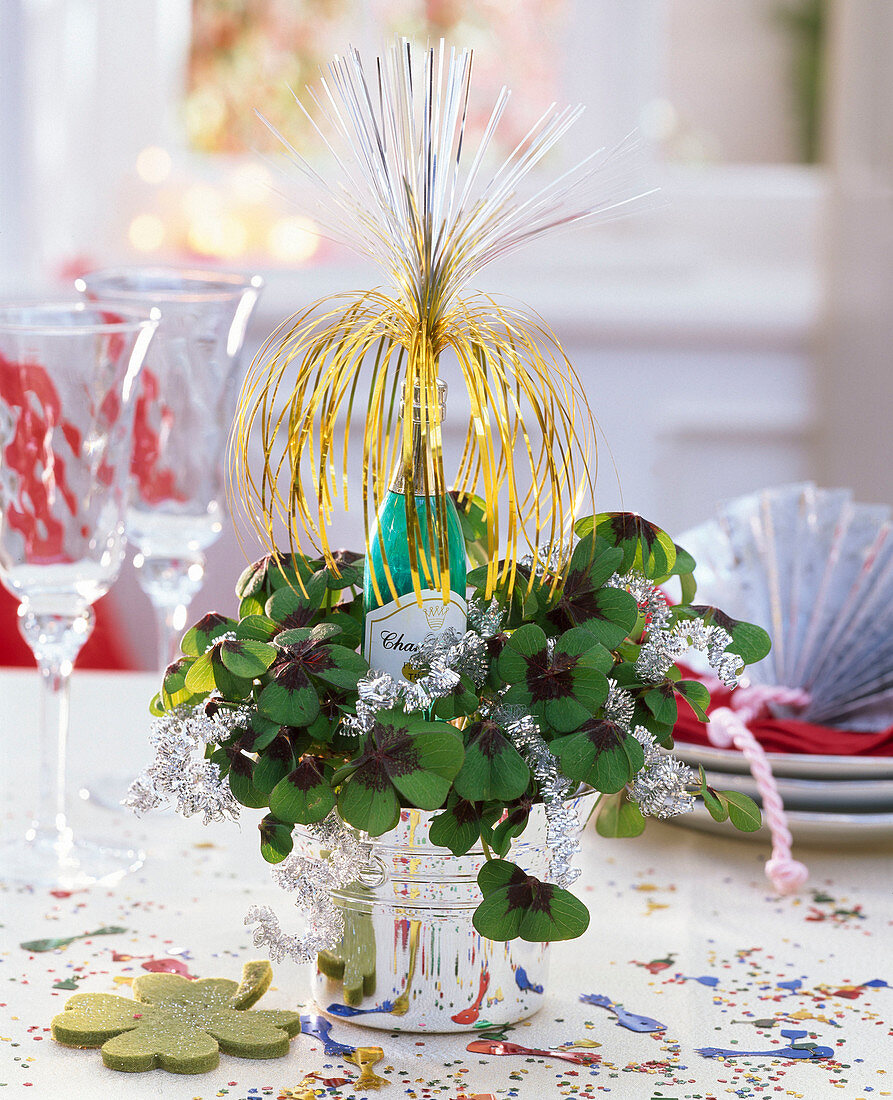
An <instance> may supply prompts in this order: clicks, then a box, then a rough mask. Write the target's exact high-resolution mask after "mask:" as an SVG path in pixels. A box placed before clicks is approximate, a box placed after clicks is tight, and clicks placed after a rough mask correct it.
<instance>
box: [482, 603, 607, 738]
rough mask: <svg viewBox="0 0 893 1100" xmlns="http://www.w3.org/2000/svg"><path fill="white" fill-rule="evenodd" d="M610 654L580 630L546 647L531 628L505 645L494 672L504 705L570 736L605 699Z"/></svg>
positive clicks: (536, 629)
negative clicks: (520, 708) (500, 682)
mask: <svg viewBox="0 0 893 1100" xmlns="http://www.w3.org/2000/svg"><path fill="white" fill-rule="evenodd" d="M612 663H613V658H612V657H611V654H610V653H609V652H608V650H607V649H605V647H604V646H602V645H600V644H599V643H598V642H597V641H596V639H595V637H594V636H593V635H592V634H590V633H589V631H588V630H584V629H582V628H581V627H575V628H574V629H573V630H568V631H567V632H566V633H564V634H562V635H561V637H560V638H558V639H557V640H556V641H555V644H554V646H552V647H550V646H549V645H548V644H547V641H546V635H545V634H544V633H543V631H542V629H541V628H540V627H538V626H536V625H534V624H533V623H528V624H526V625H525V626H522V627H519V628H518V629H517V630H516V631H515V632H514V633H513V634H512V635H511V637H510V638H509V639H508V641H507V642H506V645H505V648H504V649H503V651H502V653H501V654H500V656H499V661H498V662H497V670H498V672H499V675H500V677H501V678H502V679H503V681H504V682H505V683H506V684H509V685H510V686H509V689H508V691H507V692H506V693H505V695H504V696H503V702H505V703H508V704H519V705H522V706H525V707H527V708H528V709H529V711H530V713H532V714H533V715H534V716H535V717H537V718H539V719H540V720H541V721H543V722H545V723H546V724H547V725H549V726H551V727H552V729H554V730H555V731H556V732H558V733H570V732H571V731H572V730H575V729H577V728H578V727H579V726H581V725H582V724H583V723H584V722H585V721H586V720H587V718H590V717H591V716H592V715H593V714H595V712H596V711H597V710H598V708H599V707H600V706H601V705H602V703H604V701H605V699H607V697H608V680H607V677H606V676H605V673H606V672H608V671H609V670H610V668H611V665H612Z"/></svg>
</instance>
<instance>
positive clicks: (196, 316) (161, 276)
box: [76, 268, 263, 670]
mask: <svg viewBox="0 0 893 1100" xmlns="http://www.w3.org/2000/svg"><path fill="white" fill-rule="evenodd" d="M76 286H77V288H78V290H79V291H81V293H83V294H86V295H87V297H88V298H91V299H101V300H103V301H115V302H122V303H127V304H134V303H138V304H141V305H147V304H148V305H154V306H157V307H159V308H160V309H161V312H162V319H161V324H160V326H159V329H158V333H157V335H156V337H155V339H154V340H153V342H152V349H151V352H150V354H149V358H148V360H147V363H146V367H145V369H144V371H143V375H142V381H141V384H140V395H139V399H138V401H137V406H136V425H135V429H134V434H135V441H134V449H133V468H132V473H133V487H132V498H131V504H130V508H129V510H128V513H127V537H128V539H129V541H130V542H131V543H132V544H133V546H134V547H135V549H136V555H135V557H134V565H135V566H136V567H137V576H138V579H139V582H140V587H141V588H142V589H143V591H144V592H145V593H146V595H148V597H149V599H150V600H151V601H152V606H153V608H154V609H155V618H156V623H157V638H158V667H159V668H160V669H162V670H163V669H165V668H166V667H167V666H168V664H170V662H171V661H173V660H174V659H175V657H176V656H177V652H178V643H179V640H180V637H181V635H182V633H183V631H184V629H185V627H186V619H187V614H188V608H189V604H190V603H191V601H192V599H193V597H194V596H195V595H196V593H197V592H198V591H199V589H200V588H201V586H202V582H203V580H204V574H205V554H204V552H205V550H207V549H208V547H209V546H211V545H212V544H213V543H214V542H216V541H217V539H218V538H219V537H220V533H221V531H222V529H223V520H224V516H225V486H224V477H223V469H224V452H225V448H226V442H227V438H228V436H229V432H230V428H231V426H232V420H233V416H234V414H235V408H236V399H237V396H238V382H239V378H238V366H239V353H240V352H241V349H242V344H243V341H244V339H245V330H246V328H247V326H248V321H249V318H250V317H251V312H252V310H253V309H254V306H255V303H256V302H257V300H258V298H259V296H260V292H261V288H262V287H263V280H262V279H261V278H260V277H259V276H253V277H252V276H245V275H238V274H231V273H226V272H219V271H191V270H185V269H181V268H118V269H109V270H105V271H95V272H92V273H91V274H89V275H85V276H84V277H83V279H79V280H77V283H76Z"/></svg>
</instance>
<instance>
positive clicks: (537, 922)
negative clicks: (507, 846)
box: [472, 859, 589, 943]
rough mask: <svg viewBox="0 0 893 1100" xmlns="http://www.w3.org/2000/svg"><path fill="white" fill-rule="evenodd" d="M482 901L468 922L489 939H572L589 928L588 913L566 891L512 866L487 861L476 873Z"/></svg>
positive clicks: (576, 899)
mask: <svg viewBox="0 0 893 1100" xmlns="http://www.w3.org/2000/svg"><path fill="white" fill-rule="evenodd" d="M478 886H480V888H481V893H482V894H483V895H484V900H483V901H482V902H481V904H480V905H479V906H478V907H477V909H475V911H474V916H473V918H472V923H473V924H474V927H475V928H476V929H477V930H478V932H480V934H481V935H482V936H486V937H487V939H491V940H499V941H503V940H514V939H517V938H518V937H520V938H521V939H522V940H528V941H530V942H533V943H550V942H552V941H554V940H572V939H575V938H576V937H577V936H582V934H583V933H584V932H585V931H586V929H587V928H588V927H589V910H588V909H587V908H586V906H585V905H584V904H583V902H582V901H580V900H579V898H575V897H574V895H573V894H571V893H570V892H569V891H568V890H563V889H562V888H561V887H559V886H553V885H552V884H551V883H548V882H540V880H539V879H538V878H534V876H533V875H527V874H525V873H524V871H522V870H521V868H520V867H518V866H516V865H515V864H514V863H509V862H507V861H506V860H504V859H493V860H489V861H488V862H487V863H485V864H484V866H483V867H482V868H481V869H480V871H479V872H478Z"/></svg>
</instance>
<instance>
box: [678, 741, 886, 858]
mask: <svg viewBox="0 0 893 1100" xmlns="http://www.w3.org/2000/svg"><path fill="white" fill-rule="evenodd" d="M673 755H674V756H677V757H678V758H679V759H680V760H684V761H685V763H687V764H690V765H693V766H694V767H697V766H698V764H702V765H703V766H704V771H705V773H706V775H707V782H708V783H709V784H710V786H711V787H713V788H715V789H716V790H720V791H741V792H742V793H743V794H749V795H750V796H751V798H754V799H756V801H757V802H759V801H760V797H759V794H758V793H757V784H756V781H755V780H754V778H753V776H752V775H751V774H750V769H749V767H748V764H747V761H746V760H745V759H744V757H743V756H742V755H741V753H740V752H738V751H737V750H735V749H714V748H708V747H706V746H703V745H687V744H683V743H682V742H680V741H677V742H676V747H675V748H674V749H673ZM767 757H768V760H769V762H770V764H771V765H772V771H773V773H774V775H775V778H776V782H777V784H778V791H779V794H780V795H781V797H782V799H783V800H784V805H785V812H786V814H787V819H788V827H789V828H790V830H791V833H792V834H793V836H794V839H795V840H796V841H797V842H798V843H801V844H802V843H807V844H808V843H810V842H813V843H817V844H822V845H823V846H826V847H827V846H829V845H840V846H852V845H859V844H869V843H870V844H877V843H886V842H891V841H893V756H809V755H806V754H803V755H800V754H794V753H767ZM672 820H673V822H674V823H675V824H679V825H686V826H688V827H689V828H692V829H699V830H701V831H704V832H716V833H721V834H723V835H724V836H736V837H751V838H752V839H756V840H761V841H762V840H764V839H765V838H766V837H767V836H768V832H769V830H768V828H767V827H766V825H765V824H764V825H763V828H762V829H760V830H759V832H755V833H739V832H735V831H734V830H731V829H730V828H729V825H728V823H725V822H723V823H720V822H716V821H714V820H713V818H712V817H711V816H710V814H709V813H707V811H706V809H704V807H703V805H702V804H701V803H700V802H699V803H698V805H697V807H696V809H695V810H694V812H693V813H690V814H683V815H682V816H680V817H675V818H673V819H672Z"/></svg>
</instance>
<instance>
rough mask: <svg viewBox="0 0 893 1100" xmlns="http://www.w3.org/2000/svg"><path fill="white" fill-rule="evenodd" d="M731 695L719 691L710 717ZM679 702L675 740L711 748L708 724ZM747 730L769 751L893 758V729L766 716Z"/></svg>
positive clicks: (688, 673) (691, 675) (693, 676)
mask: <svg viewBox="0 0 893 1100" xmlns="http://www.w3.org/2000/svg"><path fill="white" fill-rule="evenodd" d="M682 674H683V676H685V677H686V678H688V679H697V678H698V677H697V675H696V674H695V673H693V672H692V671H691V670H690V669H683V670H682ZM732 694H733V693H732V692H731V691H729V690H728V689H727V688H717V689H716V691H714V692H713V696H712V700H711V703H710V706H709V707H708V708H707V712H708V714H709V713H710V711H712V710H715V709H716V708H717V707H727V706H729V704H730V702H731V698H732ZM676 699H677V702H678V704H679V717H678V719H677V721H676V726H675V728H674V730H673V737H674V738H675V739H676V740H677V741H686V742H689V743H690V744H694V745H709V744H710V741H709V739H708V737H707V727H706V725H705V724H704V723H703V722H699V721H698V719H697V718H696V717H695V714H694V711H693V710H692V709H691V707H690V706H689V705H688V703H686V702H685V700H684V699H680V698H679V696H678V695H677V696H676ZM748 728H749V729H750V731H751V733H753V735H754V737H756V739H757V740H758V741H759V742H760V744H761V745H762V746H763V748H764V749H765V751H766V752H788V753H808V754H811V755H816V756H893V726H890V728H889V729H886V730H880V731H876V732H872V733H862V732H859V731H856V730H836V729H830V728H829V727H828V726H814V725H812V724H811V723H810V722H796V721H793V720H792V719H788V718H783V719H782V718H772V717H770V716H768V715H767V716H766V717H763V718H757V719H755V720H754V721H752V722H750V723H748Z"/></svg>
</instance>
